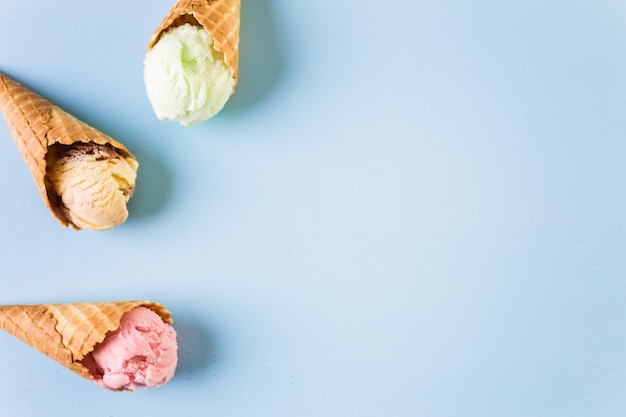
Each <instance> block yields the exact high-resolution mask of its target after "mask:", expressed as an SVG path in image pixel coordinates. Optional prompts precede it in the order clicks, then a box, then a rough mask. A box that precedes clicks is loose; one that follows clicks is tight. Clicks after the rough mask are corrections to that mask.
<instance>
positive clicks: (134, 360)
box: [83, 307, 178, 391]
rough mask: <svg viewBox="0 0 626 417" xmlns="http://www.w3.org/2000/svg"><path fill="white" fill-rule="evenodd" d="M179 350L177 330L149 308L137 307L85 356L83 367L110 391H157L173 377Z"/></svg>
mask: <svg viewBox="0 0 626 417" xmlns="http://www.w3.org/2000/svg"><path fill="white" fill-rule="evenodd" d="M177 350H178V345H177V343H176V331H175V330H174V328H173V327H172V326H171V325H169V324H167V323H165V322H163V320H162V319H161V317H160V316H159V315H158V314H156V313H155V312H154V311H152V310H150V309H149V308H146V307H135V308H134V309H132V310H131V311H129V312H128V313H126V314H124V316H122V320H121V322H120V327H119V328H118V329H117V330H116V331H114V332H112V333H109V334H108V335H107V337H106V339H105V340H104V341H103V342H102V343H100V344H99V345H97V346H96V348H95V349H94V351H93V352H91V353H90V354H88V355H87V356H85V358H84V359H83V365H85V366H86V367H87V368H88V369H89V372H91V374H92V375H93V376H94V378H95V382H96V384H98V385H99V386H101V387H103V388H106V389H109V390H113V391H118V390H134V389H136V388H155V387H158V386H160V385H163V384H165V383H166V382H168V381H169V380H170V379H172V377H173V376H174V372H175V370H176V364H177V363H178V353H177Z"/></svg>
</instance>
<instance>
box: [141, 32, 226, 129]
mask: <svg viewBox="0 0 626 417" xmlns="http://www.w3.org/2000/svg"><path fill="white" fill-rule="evenodd" d="M144 82H145V85H146V92H147V94H148V98H149V99H150V103H151V104H152V108H153V110H154V112H155V114H156V116H157V117H158V118H159V119H161V120H165V119H168V120H171V121H178V122H179V123H180V124H181V125H183V126H191V125H194V124H196V123H200V122H202V121H204V120H207V119H209V118H211V117H213V116H214V115H215V114H217V113H218V112H219V111H220V110H222V108H223V107H224V105H225V104H226V102H227V101H228V98H229V97H230V95H231V94H232V92H233V88H234V86H235V78H234V76H233V70H232V69H230V68H229V67H228V66H227V65H226V63H225V62H224V54H222V53H221V52H218V51H216V50H215V48H214V47H213V39H212V38H211V35H209V32H207V31H206V30H205V29H204V28H203V27H202V26H194V25H191V24H189V23H186V24H184V25H182V26H178V27H175V28H173V29H171V30H169V31H168V32H166V33H165V34H164V35H163V36H162V37H161V39H160V40H159V41H158V42H157V44H156V45H154V47H153V48H152V49H151V50H150V51H148V53H147V54H146V57H145V60H144Z"/></svg>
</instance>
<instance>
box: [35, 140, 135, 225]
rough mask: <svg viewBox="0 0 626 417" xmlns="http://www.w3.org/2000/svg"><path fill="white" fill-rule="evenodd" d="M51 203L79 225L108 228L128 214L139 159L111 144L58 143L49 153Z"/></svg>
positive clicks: (48, 171)
mask: <svg viewBox="0 0 626 417" xmlns="http://www.w3.org/2000/svg"><path fill="white" fill-rule="evenodd" d="M46 164H47V165H46V177H45V182H46V188H47V189H48V194H49V196H50V201H51V203H52V204H53V205H54V206H56V208H57V210H60V211H61V212H62V213H63V214H64V216H65V217H66V218H67V219H68V221H69V222H70V223H72V224H73V225H74V226H75V227H77V228H79V229H92V230H106V229H110V228H112V227H115V226H118V225H120V224H121V223H123V222H124V221H125V220H126V218H127V217H128V210H127V208H126V203H127V202H128V200H129V199H130V197H131V196H132V195H133V192H134V189H135V180H136V178H137V168H138V164H137V161H136V160H135V159H134V158H132V157H130V156H123V155H121V154H120V153H118V151H117V150H116V149H115V148H114V147H113V146H111V145H108V144H107V145H99V144H96V143H74V144H72V145H61V144H55V145H53V146H52V147H50V149H49V150H48V154H47V155H46Z"/></svg>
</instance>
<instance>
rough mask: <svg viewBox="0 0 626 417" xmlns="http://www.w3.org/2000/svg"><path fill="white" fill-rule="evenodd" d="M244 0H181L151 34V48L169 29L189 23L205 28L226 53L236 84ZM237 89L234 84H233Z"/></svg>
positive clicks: (218, 47)
mask: <svg viewBox="0 0 626 417" xmlns="http://www.w3.org/2000/svg"><path fill="white" fill-rule="evenodd" d="M240 14H241V0H178V2H177V3H176V4H175V5H174V7H172V9H171V10H170V12H169V13H168V14H167V16H166V17H165V19H163V21H162V22H161V25H160V26H159V27H158V28H157V30H156V31H155V32H154V34H153V35H152V39H150V43H149V44H148V50H150V49H152V47H154V45H156V43H157V42H158V41H159V39H161V36H162V35H163V34H164V33H165V32H166V31H167V30H168V29H172V28H175V27H177V26H181V25H184V24H185V23H190V24H192V25H196V26H198V25H200V26H202V27H203V28H205V29H206V30H207V31H208V32H209V34H210V35H211V38H213V42H214V44H213V46H214V47H215V50H217V51H219V52H222V53H224V62H226V65H228V67H229V68H230V69H232V70H233V77H234V79H235V86H236V85H237V77H238V76H239V27H240ZM233 89H234V87H233Z"/></svg>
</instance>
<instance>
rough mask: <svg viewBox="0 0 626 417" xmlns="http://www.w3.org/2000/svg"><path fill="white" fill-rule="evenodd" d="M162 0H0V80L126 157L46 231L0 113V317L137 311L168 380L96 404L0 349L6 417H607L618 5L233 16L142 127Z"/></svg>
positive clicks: (372, 5) (624, 344)
mask: <svg viewBox="0 0 626 417" xmlns="http://www.w3.org/2000/svg"><path fill="white" fill-rule="evenodd" d="M172 4H173V1H164V0H158V1H156V0H154V1H147V0H145V1H143V0H142V1H131V2H122V1H109V2H85V1H69V0H68V1H56V2H50V1H38V0H34V1H24V2H15V1H8V0H0V18H1V23H2V24H1V25H0V70H1V71H3V72H5V73H7V74H8V75H9V76H11V77H13V78H15V79H16V80H18V81H20V82H22V83H23V84H25V85H27V86H29V87H30V88H32V89H33V90H35V91H37V92H39V93H40V94H42V95H44V96H45V97H47V98H48V99H50V100H51V101H53V102H55V103H56V104H58V105H59V106H61V107H63V108H64V109H66V110H68V111H69V112H71V113H73V114H74V115H76V116H77V117H79V118H81V119H82V120H84V121H86V122H88V123H89V124H91V125H93V126H94V127H97V128H98V129H100V130H102V131H104V132H105V133H108V134H109V135H111V136H113V137H115V138H116V139H118V140H120V141H121V142H123V143H124V144H125V145H126V146H127V147H128V148H129V149H130V150H131V151H132V152H133V153H134V154H135V155H136V157H137V159H138V160H139V163H140V170H139V178H138V184H137V189H136V194H135V196H134V197H133V199H132V200H131V202H130V204H129V209H130V217H129V219H128V220H127V222H126V223H124V224H123V225H122V226H120V227H119V228H117V229H114V230H111V231H106V232H89V231H81V232H75V231H73V230H70V229H63V228H62V227H60V226H59V224H58V223H57V222H56V221H55V220H54V219H53V218H52V216H51V215H50V213H49V212H48V211H47V210H46V209H45V207H44V205H43V203H42V202H41V199H40V197H39V195H38V193H37V190H36V188H35V186H34V184H33V181H32V179H31V176H30V173H29V171H28V169H27V167H26V164H25V163H24V162H23V160H22V159H21V156H20V154H19V152H18V150H17V148H16V147H15V145H14V144H13V141H12V140H11V137H10V135H9V132H8V129H7V127H6V124H5V123H4V122H0V190H1V192H2V197H1V198H0V279H1V280H2V283H1V291H0V303H2V304H15V303H48V302H69V301H98V300H123V299H151V300H155V301H159V302H161V303H163V304H165V305H166V307H168V308H169V309H170V310H171V311H172V313H173V316H174V320H175V328H176V330H177V332H178V334H179V345H180V362H179V367H178V370H177V374H176V376H175V378H174V379H173V380H172V381H171V382H170V383H169V384H167V385H165V386H164V387H162V388H159V389H155V390H145V391H136V392H134V393H132V394H129V393H110V392H108V391H105V390H103V389H101V388H98V387H97V386H96V385H95V384H92V383H90V382H88V381H85V380H83V379H81V378H79V377H77V376H75V375H74V374H72V373H71V372H69V371H67V370H65V369H64V368H62V367H61V366H60V365H57V364H56V363H54V362H52V361H50V360H48V359H47V358H46V357H44V356H43V355H40V354H38V353H37V352H36V351H34V350H32V349H30V348H28V347H26V346H25V345H23V344H22V343H21V342H19V341H17V340H16V339H14V338H12V337H11V336H9V335H6V334H4V333H2V334H0V350H1V352H0V415H1V416H25V415H28V416H32V417H38V416H42V417H43V416H45V417H53V416H63V417H73V416H81V417H82V416H84V415H85V414H86V413H87V414H89V415H92V416H94V417H110V416H128V415H134V414H138V413H141V414H143V415H150V416H154V417H157V416H180V417H185V416H190V417H195V416H220V417H229V416H272V417H277V416H298V417H308V416H311V417H320V416H324V417H330V416H341V417H345V416H359V417H368V416H376V417H378V416H381V417H382V416H385V417H387V416H393V417H491V416H493V417H518V416H519V417H542V416H545V417H555V416H568V417H577V416H594V417H598V416H611V417H612V416H624V415H625V414H626V329H625V328H626V326H625V325H626V279H625V275H626V261H625V258H624V256H623V255H624V250H625V249H626V221H625V216H624V214H625V213H626V199H625V195H626V192H625V186H626V165H625V163H624V161H625V157H626V141H625V140H624V135H625V133H626V117H625V116H626V5H625V3H624V2H623V1H621V0H620V1H618V0H593V1H592V0H584V1H583V0H572V1H568V2H563V1H554V0H526V1H495V0H492V1H490V0H475V1H462V0H443V1H438V2H434V1H408V0H399V1H395V2H380V1H363V0H361V1H356V0H344V1H330V0H318V1H287V0H243V5H242V28H241V47H240V53H241V55H240V81H239V85H238V88H237V91H236V94H235V95H234V96H233V97H232V98H231V100H230V101H229V103H228V104H227V106H226V108H225V109H224V110H223V111H222V112H221V113H220V114H219V115H218V116H216V117H215V118H213V119H211V120H209V121H207V122H205V123H203V124H201V125H197V126H194V127H190V128H184V127H181V126H179V125H176V124H173V123H169V122H161V121H159V120H157V119H156V117H155V116H154V115H153V113H152V109H151V107H150V104H149V102H148V100H147V98H146V94H145V90H144V86H143V79H142V70H143V62H142V61H143V57H144V54H145V48H146V45H147V43H148V41H149V39H150V36H151V34H152V32H153V31H154V30H155V29H156V27H157V26H158V24H159V23H160V21H161V19H162V18H163V17H164V16H165V15H166V13H167V12H168V10H169V8H170V7H171V5H172Z"/></svg>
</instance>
